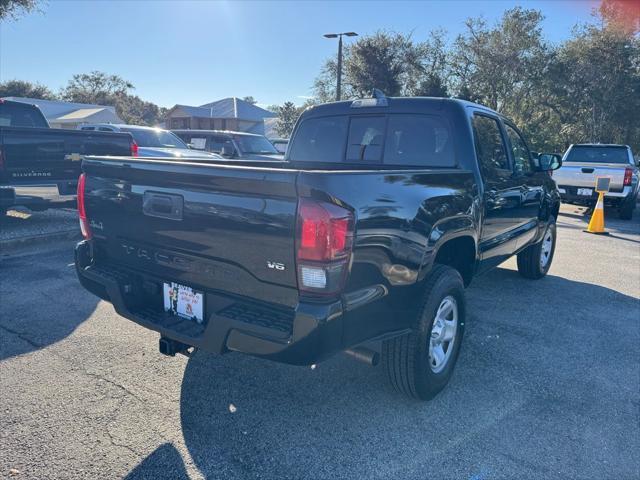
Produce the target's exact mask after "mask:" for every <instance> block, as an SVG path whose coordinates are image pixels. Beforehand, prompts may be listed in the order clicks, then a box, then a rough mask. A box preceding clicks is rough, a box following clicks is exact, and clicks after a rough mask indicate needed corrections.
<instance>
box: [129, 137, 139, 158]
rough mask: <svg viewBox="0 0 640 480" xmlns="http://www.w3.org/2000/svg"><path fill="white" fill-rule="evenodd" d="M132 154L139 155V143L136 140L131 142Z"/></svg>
mask: <svg viewBox="0 0 640 480" xmlns="http://www.w3.org/2000/svg"><path fill="white" fill-rule="evenodd" d="M131 156H132V157H137V156H138V144H137V143H136V142H135V141H132V142H131Z"/></svg>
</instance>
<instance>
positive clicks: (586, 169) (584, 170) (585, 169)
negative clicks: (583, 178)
mask: <svg viewBox="0 0 640 480" xmlns="http://www.w3.org/2000/svg"><path fill="white" fill-rule="evenodd" d="M582 173H593V168H583V169H582Z"/></svg>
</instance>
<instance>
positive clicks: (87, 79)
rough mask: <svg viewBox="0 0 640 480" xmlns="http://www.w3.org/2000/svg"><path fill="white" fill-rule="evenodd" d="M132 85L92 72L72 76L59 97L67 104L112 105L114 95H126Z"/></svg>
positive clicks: (115, 77) (113, 77) (101, 73)
mask: <svg viewBox="0 0 640 480" xmlns="http://www.w3.org/2000/svg"><path fill="white" fill-rule="evenodd" d="M133 88H134V87H133V85H132V84H131V83H130V82H128V81H126V80H124V79H123V78H122V77H119V76H118V75H109V74H106V73H104V72H98V71H93V72H91V73H80V74H76V75H74V76H73V77H72V78H71V80H69V82H68V83H67V86H66V87H64V88H63V89H62V91H61V92H60V96H61V97H62V98H63V99H64V100H67V101H69V102H78V103H96V104H98V105H113V104H114V98H115V96H116V95H123V94H127V93H128V92H129V91H130V90H133Z"/></svg>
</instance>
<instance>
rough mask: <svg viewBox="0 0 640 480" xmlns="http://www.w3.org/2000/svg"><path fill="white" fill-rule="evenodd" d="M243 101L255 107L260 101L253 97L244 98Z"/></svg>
mask: <svg viewBox="0 0 640 480" xmlns="http://www.w3.org/2000/svg"><path fill="white" fill-rule="evenodd" d="M242 100H244V101H245V102H247V103H250V104H251V105H255V104H256V103H258V101H257V100H256V99H255V98H253V97H252V96H248V97H242Z"/></svg>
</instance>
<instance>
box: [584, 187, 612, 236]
mask: <svg viewBox="0 0 640 480" xmlns="http://www.w3.org/2000/svg"><path fill="white" fill-rule="evenodd" d="M583 231H584V232H587V233H595V234H596V235H609V232H605V230H604V192H598V201H597V202H596V208H594V209H593V214H592V215H591V220H590V221H589V226H588V227H587V229H586V230H583Z"/></svg>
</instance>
